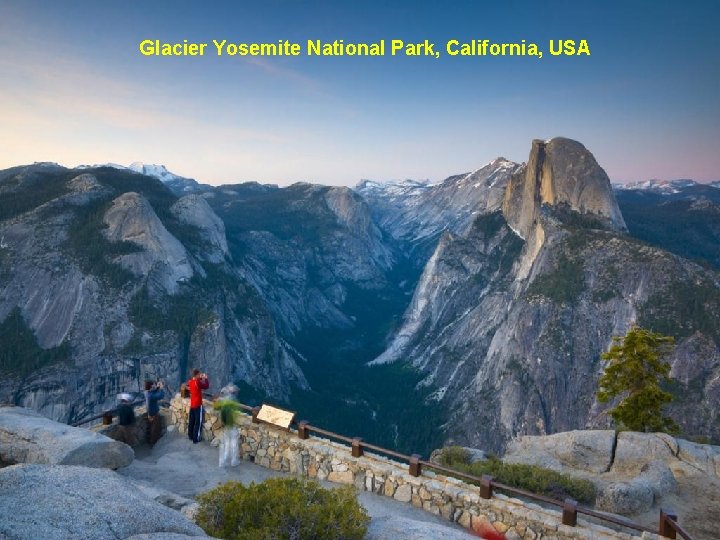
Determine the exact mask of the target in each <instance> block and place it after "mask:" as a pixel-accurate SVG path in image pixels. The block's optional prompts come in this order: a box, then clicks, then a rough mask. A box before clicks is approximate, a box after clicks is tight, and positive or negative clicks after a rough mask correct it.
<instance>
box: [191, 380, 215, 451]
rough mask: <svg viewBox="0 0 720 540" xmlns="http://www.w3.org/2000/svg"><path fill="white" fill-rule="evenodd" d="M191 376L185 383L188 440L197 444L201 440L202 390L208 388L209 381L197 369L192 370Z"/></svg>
mask: <svg viewBox="0 0 720 540" xmlns="http://www.w3.org/2000/svg"><path fill="white" fill-rule="evenodd" d="M192 373H193V376H192V378H191V379H190V380H189V381H188V383H187V388H188V390H189V391H190V415H189V416H188V438H189V439H190V440H191V441H192V442H194V443H199V442H200V440H201V439H202V425H203V420H204V419H203V416H204V414H203V412H204V411H203V397H202V393H203V390H207V389H208V388H210V381H209V380H208V376H207V375H206V374H205V373H201V372H200V370H199V369H193V372H192Z"/></svg>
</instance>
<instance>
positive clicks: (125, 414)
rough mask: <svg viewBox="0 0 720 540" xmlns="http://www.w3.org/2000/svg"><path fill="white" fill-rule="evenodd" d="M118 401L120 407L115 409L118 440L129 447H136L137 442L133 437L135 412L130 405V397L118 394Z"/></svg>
mask: <svg viewBox="0 0 720 540" xmlns="http://www.w3.org/2000/svg"><path fill="white" fill-rule="evenodd" d="M118 399H119V400H120V405H119V406H118V408H117V415H118V440H119V441H121V442H124V443H125V444H127V445H130V446H137V444H138V440H137V437H136V436H135V411H134V410H133V406H132V405H131V404H130V402H131V401H132V396H131V395H130V394H120V395H119V396H118Z"/></svg>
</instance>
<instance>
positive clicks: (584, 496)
mask: <svg viewBox="0 0 720 540" xmlns="http://www.w3.org/2000/svg"><path fill="white" fill-rule="evenodd" d="M454 448H457V447H454ZM448 450H449V451H448ZM458 458H459V459H458ZM440 463H441V464H442V465H445V466H446V467H450V468H452V469H455V470H457V471H458V472H463V473H465V474H471V475H473V476H478V477H480V476H482V475H484V474H489V475H490V476H492V477H493V479H494V480H495V481H497V482H500V483H501V484H507V485H508V486H512V487H515V488H520V489H525V490H527V491H532V492H533V493H538V494H540V495H546V496H548V497H553V498H556V499H560V500H563V499H565V498H567V497H570V498H573V499H575V500H577V501H579V502H582V503H587V504H592V503H593V502H594V501H595V485H594V484H593V483H592V482H590V481H589V480H582V479H579V478H573V477H571V476H568V475H565V474H561V473H559V472H555V471H551V470H550V469H544V468H542V467H538V466H536V465H524V464H520V463H504V462H503V461H501V460H500V459H498V458H496V457H490V458H489V459H486V460H484V461H476V462H475V463H468V459H467V454H466V455H465V458H464V459H463V456H462V455H460V453H458V452H456V451H455V450H454V449H453V447H448V448H444V449H443V452H442V454H441V456H440ZM461 480H464V479H462V478H461Z"/></svg>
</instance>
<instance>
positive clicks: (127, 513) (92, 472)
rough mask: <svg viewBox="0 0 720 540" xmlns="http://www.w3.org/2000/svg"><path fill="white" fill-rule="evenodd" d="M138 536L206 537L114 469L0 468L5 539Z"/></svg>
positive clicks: (1, 531) (0, 512)
mask: <svg viewBox="0 0 720 540" xmlns="http://www.w3.org/2000/svg"><path fill="white" fill-rule="evenodd" d="M156 534H157V535H158V536H155V535H156ZM162 534H166V535H170V534H173V535H184V536H179V537H178V536H160V535H162ZM136 535H153V536H152V538H164V537H165V538H169V539H170V538H172V539H173V540H175V539H177V538H187V537H193V538H208V536H207V535H206V534H205V533H204V532H203V530H202V529H201V528H200V527H198V526H197V525H195V524H194V523H192V522H190V521H188V520H187V519H185V518H184V517H183V516H182V515H181V514H180V513H179V512H176V511H175V510H171V509H170V508H167V507H166V506H163V505H162V504H160V503H158V502H155V501H153V500H151V499H149V498H148V497H147V496H146V495H145V494H143V493H142V491H140V490H139V489H138V488H137V487H135V485H134V484H133V483H131V482H129V481H128V480H126V479H125V478H123V477H122V476H120V475H118V474H117V473H115V472H113V471H109V470H103V469H91V468H88V467H80V466H69V465H65V466H61V465H13V466H11V467H5V468H3V469H0V537H2V538H7V539H8V540H25V539H27V540H31V539H32V540H34V539H36V538H52V539H54V540H55V539H56V540H65V539H67V540H81V539H88V540H90V539H92V540H100V539H108V540H116V539H118V538H122V539H128V538H134V537H135V536H136ZM141 538H142V537H141Z"/></svg>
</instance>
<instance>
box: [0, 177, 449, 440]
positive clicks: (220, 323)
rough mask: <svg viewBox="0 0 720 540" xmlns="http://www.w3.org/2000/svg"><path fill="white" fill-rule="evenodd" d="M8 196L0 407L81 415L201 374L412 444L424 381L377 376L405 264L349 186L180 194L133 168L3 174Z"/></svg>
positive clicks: (2, 255) (403, 287)
mask: <svg viewBox="0 0 720 540" xmlns="http://www.w3.org/2000/svg"><path fill="white" fill-rule="evenodd" d="M143 170H145V171H146V172H148V171H151V169H143ZM155 171H156V172H157V169H155ZM160 172H162V171H160ZM167 179H168V178H167V177H166V180H167ZM170 181H172V179H170ZM0 200H1V201H2V205H0V246H2V247H1V248H0V277H2V279H1V280H0V321H3V322H2V323H0V339H2V341H3V343H8V342H10V343H12V344H13V346H12V347H4V349H5V351H4V353H0V365H2V366H3V367H5V368H6V371H8V376H7V377H5V378H4V380H3V382H2V383H0V401H10V402H13V403H16V404H19V405H24V406H28V407H32V408H34V409H36V410H39V411H41V412H43V414H46V415H47V416H50V417H52V418H54V419H58V420H63V421H73V420H77V419H80V418H83V417H85V416H88V415H90V414H92V413H96V412H98V411H99V410H102V409H103V408H107V407H108V406H110V405H112V402H113V399H114V396H115V395H116V394H117V393H118V392H120V391H125V390H130V391H132V390H138V389H139V388H140V386H141V383H142V380H143V379H145V378H156V377H162V378H165V379H167V382H168V385H169V387H170V388H171V389H177V387H178V384H179V383H180V382H181V381H182V380H184V379H185V377H187V371H188V369H189V368H190V367H192V366H201V367H202V368H203V369H204V370H205V371H207V372H208V373H209V375H210V377H211V380H212V381H213V385H214V386H213V387H214V388H215V387H219V386H222V385H223V384H226V383H227V382H230V381H234V382H236V383H238V384H240V385H241V387H242V389H243V398H244V399H245V400H246V401H253V402H258V401H260V400H264V401H271V402H273V403H279V404H281V405H284V406H288V407H295V408H298V409H301V410H303V411H304V413H305V414H306V415H308V419H309V420H311V421H313V422H315V423H317V424H318V425H323V426H326V427H328V428H330V429H337V430H342V431H346V430H348V429H353V430H354V432H356V433H358V434H362V435H363V436H367V437H369V438H371V439H372V440H375V441H377V442H378V443H383V444H388V445H396V446H400V445H403V444H408V445H410V442H408V441H406V440H405V439H404V438H405V437H410V438H412V437H415V438H417V437H418V436H417V435H415V434H414V433H412V431H413V430H412V422H410V421H408V419H407V418H408V416H411V417H427V416H428V415H427V414H426V412H427V411H426V410H425V407H424V406H423V405H422V399H421V397H418V396H420V395H421V393H418V392H416V391H415V390H414V386H415V384H416V382H417V377H416V376H415V374H413V373H408V372H405V371H403V370H395V369H393V368H390V369H381V370H377V369H370V368H367V367H366V366H365V364H366V363H367V361H369V360H370V359H372V357H373V356H374V355H376V354H378V353H379V352H380V351H381V350H382V344H383V340H384V337H385V335H386V333H387V332H388V330H389V328H390V327H391V326H392V325H393V324H395V323H396V322H397V321H398V320H399V318H400V316H401V314H402V312H403V311H404V309H405V307H406V306H407V303H408V301H409V299H410V294H411V292H412V286H413V284H412V283H410V282H408V280H407V279H405V278H404V277H403V274H404V270H403V269H404V268H405V267H406V266H408V263H407V261H406V260H405V258H404V256H403V254H402V253H399V252H397V251H396V250H395V249H394V248H393V247H392V246H390V245H388V244H387V243H386V242H385V238H384V236H383V234H382V233H381V231H380V229H379V228H378V227H377V226H376V225H375V223H374V222H373V220H372V218H371V216H370V211H369V209H368V206H367V204H366V203H365V201H364V200H363V199H362V198H361V197H360V196H359V195H357V194H356V193H355V192H353V191H352V190H350V189H348V188H341V187H324V186H313V185H310V184H296V185H293V186H290V187H287V188H282V189H281V188H278V187H277V186H264V185H260V184H257V183H245V184H239V185H227V186H221V187H218V188H215V187H208V188H203V191H202V192H201V193H193V194H185V195H182V196H179V194H177V193H174V192H173V191H172V190H171V189H170V188H169V185H168V184H167V183H163V182H161V181H159V180H157V179H156V178H154V177H151V176H148V175H146V174H143V173H141V172H135V171H131V170H128V169H123V168H117V167H96V168H92V167H84V168H82V169H79V170H78V169H66V168H63V167H60V166H59V165H55V164H35V165H31V166H26V167H16V168H13V169H9V170H6V171H2V172H0ZM403 282H404V283H403ZM68 380H72V381H74V382H73V383H72V384H67V381H68ZM216 385H217V386H216ZM398 388H404V389H405V391H403V392H402V393H400V394H399V395H394V394H392V393H391V392H389V391H388V390H389V389H398ZM418 402H419V403H420V404H419V405H418ZM410 405H413V406H412V407H411V406H410ZM378 418H382V419H383V421H382V422H380V421H378ZM355 430H356V431H355ZM439 436H440V435H439V434H434V435H433V437H434V439H433V441H432V442H431V441H430V440H429V439H428V440H426V441H425V442H423V443H422V444H424V445H425V444H427V445H430V444H438V443H439V442H440V441H439ZM420 437H427V436H426V435H424V434H421V435H420Z"/></svg>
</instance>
